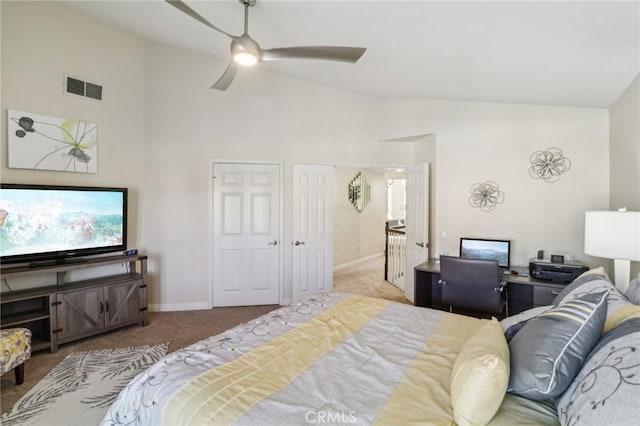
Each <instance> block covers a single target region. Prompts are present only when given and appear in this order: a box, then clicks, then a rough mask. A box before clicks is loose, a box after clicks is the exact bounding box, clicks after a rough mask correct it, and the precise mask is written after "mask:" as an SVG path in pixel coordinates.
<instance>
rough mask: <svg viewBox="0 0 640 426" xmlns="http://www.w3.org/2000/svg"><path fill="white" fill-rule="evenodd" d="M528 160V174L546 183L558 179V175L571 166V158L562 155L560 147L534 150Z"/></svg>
mask: <svg viewBox="0 0 640 426" xmlns="http://www.w3.org/2000/svg"><path fill="white" fill-rule="evenodd" d="M529 161H530V162H531V167H529V175H530V176H531V177H532V178H534V179H542V180H544V181H545V182H547V183H553V182H557V181H559V180H560V176H561V175H562V174H563V173H565V172H566V171H568V170H569V169H570V168H571V160H569V158H567V157H565V156H564V154H563V153H562V150H561V149H560V148H548V149H547V150H546V151H536V152H534V153H533V154H531V158H530V159H529Z"/></svg>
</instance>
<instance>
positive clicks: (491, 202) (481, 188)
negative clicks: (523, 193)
mask: <svg viewBox="0 0 640 426" xmlns="http://www.w3.org/2000/svg"><path fill="white" fill-rule="evenodd" d="M469 192H471V196H470V197H469V204H470V205H471V207H475V208H478V209H480V210H482V211H483V212H491V211H493V210H494V209H495V208H496V206H497V205H498V204H501V203H502V202H503V201H504V192H502V191H501V190H500V187H499V186H498V184H497V183H495V182H493V181H490V180H488V181H486V182H484V183H476V184H473V186H471V189H470V190H469Z"/></svg>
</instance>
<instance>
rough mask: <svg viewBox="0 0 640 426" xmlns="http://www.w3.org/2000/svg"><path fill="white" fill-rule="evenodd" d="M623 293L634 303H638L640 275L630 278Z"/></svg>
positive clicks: (639, 297) (639, 302)
mask: <svg viewBox="0 0 640 426" xmlns="http://www.w3.org/2000/svg"><path fill="white" fill-rule="evenodd" d="M624 295H625V296H627V299H629V301H630V302H631V303H633V304H634V305H640V275H638V276H637V277H635V278H634V279H632V280H631V282H630V283H629V288H627V291H625V292H624Z"/></svg>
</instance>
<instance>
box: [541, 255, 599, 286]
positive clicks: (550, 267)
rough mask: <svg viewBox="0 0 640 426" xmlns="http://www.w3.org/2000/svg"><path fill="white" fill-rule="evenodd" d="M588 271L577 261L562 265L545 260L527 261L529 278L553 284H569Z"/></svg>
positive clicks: (585, 266) (586, 267)
mask: <svg viewBox="0 0 640 426" xmlns="http://www.w3.org/2000/svg"><path fill="white" fill-rule="evenodd" d="M588 270H589V267H588V266H587V265H585V264H584V263H582V262H579V261H577V260H571V261H566V262H562V263H559V262H551V261H550V260H545V259H531V260H530V261H529V276H531V277H533V278H537V279H539V280H547V281H552V282H555V283H570V282H571V281H573V280H575V279H576V278H578V277H579V276H580V275H581V274H582V273H583V272H586V271H588Z"/></svg>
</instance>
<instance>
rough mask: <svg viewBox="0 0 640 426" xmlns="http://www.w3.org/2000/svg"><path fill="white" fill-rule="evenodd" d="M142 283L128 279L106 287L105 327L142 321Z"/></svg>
mask: <svg viewBox="0 0 640 426" xmlns="http://www.w3.org/2000/svg"><path fill="white" fill-rule="evenodd" d="M140 284H141V281H133V282H131V281H128V282H123V283H120V284H112V285H110V286H106V287H104V304H105V318H106V322H105V327H115V326H117V325H121V324H127V323H129V324H130V323H132V322H135V320H136V319H140V320H141V321H142V316H141V315H140V291H139V289H140Z"/></svg>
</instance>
